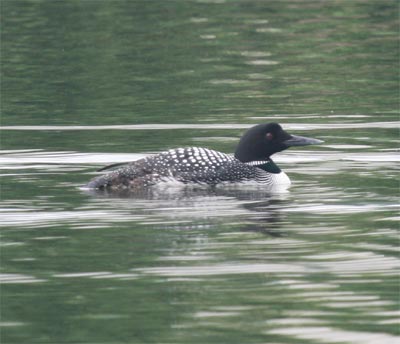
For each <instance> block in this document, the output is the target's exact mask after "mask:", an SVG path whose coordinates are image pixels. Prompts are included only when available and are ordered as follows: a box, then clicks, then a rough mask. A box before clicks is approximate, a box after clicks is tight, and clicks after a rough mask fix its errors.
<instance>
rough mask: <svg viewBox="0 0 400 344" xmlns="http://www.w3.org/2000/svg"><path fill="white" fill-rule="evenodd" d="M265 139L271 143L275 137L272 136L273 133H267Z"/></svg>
mask: <svg viewBox="0 0 400 344" xmlns="http://www.w3.org/2000/svg"><path fill="white" fill-rule="evenodd" d="M265 137H266V138H267V140H268V141H271V140H272V139H273V138H274V135H272V134H271V133H267V134H266V135H265Z"/></svg>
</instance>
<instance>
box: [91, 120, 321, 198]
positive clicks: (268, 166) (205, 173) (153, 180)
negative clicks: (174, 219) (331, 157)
mask: <svg viewBox="0 0 400 344" xmlns="http://www.w3.org/2000/svg"><path fill="white" fill-rule="evenodd" d="M322 142H323V141H321V140H317V139H312V138H307V137H302V136H296V135H290V134H288V133H287V132H286V131H284V130H283V129H282V127H281V126H280V125H279V124H278V123H266V124H259V125H256V126H254V127H252V128H250V129H249V130H248V131H247V132H246V133H245V134H244V135H243V136H242V137H241V139H240V141H239V144H238V146H237V148H236V151H235V154H234V155H232V154H225V153H221V152H218V151H215V150H211V149H207V148H198V147H188V148H177V149H171V150H168V151H165V152H161V153H159V154H156V155H152V156H148V157H146V158H143V159H140V160H137V161H133V162H129V163H118V164H113V165H109V166H106V167H104V168H102V169H100V170H99V171H104V170H107V169H110V168H113V167H117V166H118V167H119V168H117V169H115V170H112V171H110V172H108V173H106V174H104V175H101V176H98V177H95V178H93V179H92V180H91V181H90V182H89V183H88V184H87V185H86V186H85V187H86V188H90V189H100V190H104V189H107V190H129V191H135V190H143V189H144V188H147V187H150V186H154V185H157V184H160V183H163V182H169V181H176V182H180V183H183V184H190V183H194V184H206V185H213V186H214V185H217V184H221V183H223V184H233V183H244V182H255V183H257V184H260V185H267V186H272V185H275V184H280V183H286V184H288V185H290V180H289V178H288V177H287V176H286V174H285V173H284V172H283V171H281V169H280V168H279V167H278V166H277V165H276V164H275V163H274V162H273V161H272V159H271V158H270V157H271V155H272V154H274V153H277V152H280V151H283V150H285V149H287V148H289V147H291V146H306V145H313V144H319V143H322Z"/></svg>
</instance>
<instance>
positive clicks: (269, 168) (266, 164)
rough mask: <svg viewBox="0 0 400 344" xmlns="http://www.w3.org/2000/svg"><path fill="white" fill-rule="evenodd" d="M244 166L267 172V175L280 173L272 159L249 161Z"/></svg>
mask: <svg viewBox="0 0 400 344" xmlns="http://www.w3.org/2000/svg"><path fill="white" fill-rule="evenodd" d="M245 164H246V165H250V166H254V167H258V168H261V169H262V170H264V171H266V172H269V173H281V169H280V168H279V167H278V165H276V164H275V163H274V162H273V161H272V159H269V160H256V161H249V162H246V163H245Z"/></svg>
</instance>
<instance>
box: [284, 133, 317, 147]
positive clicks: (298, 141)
mask: <svg viewBox="0 0 400 344" xmlns="http://www.w3.org/2000/svg"><path fill="white" fill-rule="evenodd" d="M290 136H291V138H290V139H288V140H286V141H284V142H283V143H284V144H285V145H286V146H288V147H292V146H308V145H318V144H320V143H323V142H324V141H321V140H317V139H312V138H309V137H304V136H297V135H290Z"/></svg>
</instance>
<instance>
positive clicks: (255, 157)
mask: <svg viewBox="0 0 400 344" xmlns="http://www.w3.org/2000/svg"><path fill="white" fill-rule="evenodd" d="M322 142H323V141H321V140H317V139H312V138H308V137H303V136H296V135H291V134H289V133H287V132H286V131H285V130H283V129H282V127H281V126H280V125H279V124H278V123H266V124H259V125H256V126H254V127H252V128H250V129H249V130H248V131H247V132H245V133H244V135H243V136H242V137H241V139H240V141H239V144H238V146H237V148H236V151H235V158H236V159H238V160H240V161H241V162H250V161H261V160H268V159H269V157H270V156H271V155H272V154H274V153H277V152H281V151H283V150H285V149H287V148H289V147H292V146H307V145H315V144H319V143H322Z"/></svg>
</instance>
